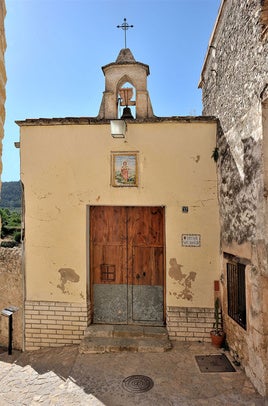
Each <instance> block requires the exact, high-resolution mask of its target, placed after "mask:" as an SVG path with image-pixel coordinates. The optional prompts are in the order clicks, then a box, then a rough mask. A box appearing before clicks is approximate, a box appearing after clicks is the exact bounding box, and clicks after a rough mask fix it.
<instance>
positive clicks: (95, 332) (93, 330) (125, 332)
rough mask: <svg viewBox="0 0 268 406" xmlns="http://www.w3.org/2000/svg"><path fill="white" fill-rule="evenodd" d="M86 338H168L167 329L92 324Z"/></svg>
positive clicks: (86, 332) (88, 328)
mask: <svg viewBox="0 0 268 406" xmlns="http://www.w3.org/2000/svg"><path fill="white" fill-rule="evenodd" d="M85 337H130V338H139V337H158V338H160V337H163V338H165V337H168V333H167V329H166V328H165V327H155V326H134V325H129V324H113V325H112V324H91V325H90V326H89V327H87V329H86V330H85Z"/></svg>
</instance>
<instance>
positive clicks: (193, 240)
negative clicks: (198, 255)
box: [181, 234, 201, 247]
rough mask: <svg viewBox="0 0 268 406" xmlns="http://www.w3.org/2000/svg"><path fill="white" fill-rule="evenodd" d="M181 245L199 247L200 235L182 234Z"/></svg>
mask: <svg viewBox="0 0 268 406" xmlns="http://www.w3.org/2000/svg"><path fill="white" fill-rule="evenodd" d="M181 245H182V246H183V247H201V235H200V234H182V236H181Z"/></svg>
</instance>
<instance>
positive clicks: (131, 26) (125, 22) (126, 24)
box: [117, 18, 134, 48]
mask: <svg viewBox="0 0 268 406" xmlns="http://www.w3.org/2000/svg"><path fill="white" fill-rule="evenodd" d="M133 27H134V25H129V24H128V23H127V19H126V18H124V22H123V24H121V25H118V26H117V28H122V30H124V31H125V48H126V47H127V30H128V29H129V28H133Z"/></svg>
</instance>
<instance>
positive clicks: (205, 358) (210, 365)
mask: <svg viewBox="0 0 268 406" xmlns="http://www.w3.org/2000/svg"><path fill="white" fill-rule="evenodd" d="M195 359H196V362H197V364H198V366H199V369H200V371H201V372H236V371H235V369H234V367H233V366H232V364H231V363H230V361H229V360H228V358H227V357H226V355H224V354H221V355H197V356H196V357H195Z"/></svg>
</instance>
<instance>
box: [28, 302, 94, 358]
mask: <svg viewBox="0 0 268 406" xmlns="http://www.w3.org/2000/svg"><path fill="white" fill-rule="evenodd" d="M89 313H90V312H89V309H88V306H87V304H86V303H69V302H66V303H64V302H48V301H29V300H28V301H26V303H25V350H37V349H39V348H42V347H60V346H63V345H71V344H79V343H80V341H81V339H82V338H83V337H84V331H85V330H86V328H87V326H88V320H89V318H88V315H89Z"/></svg>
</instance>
